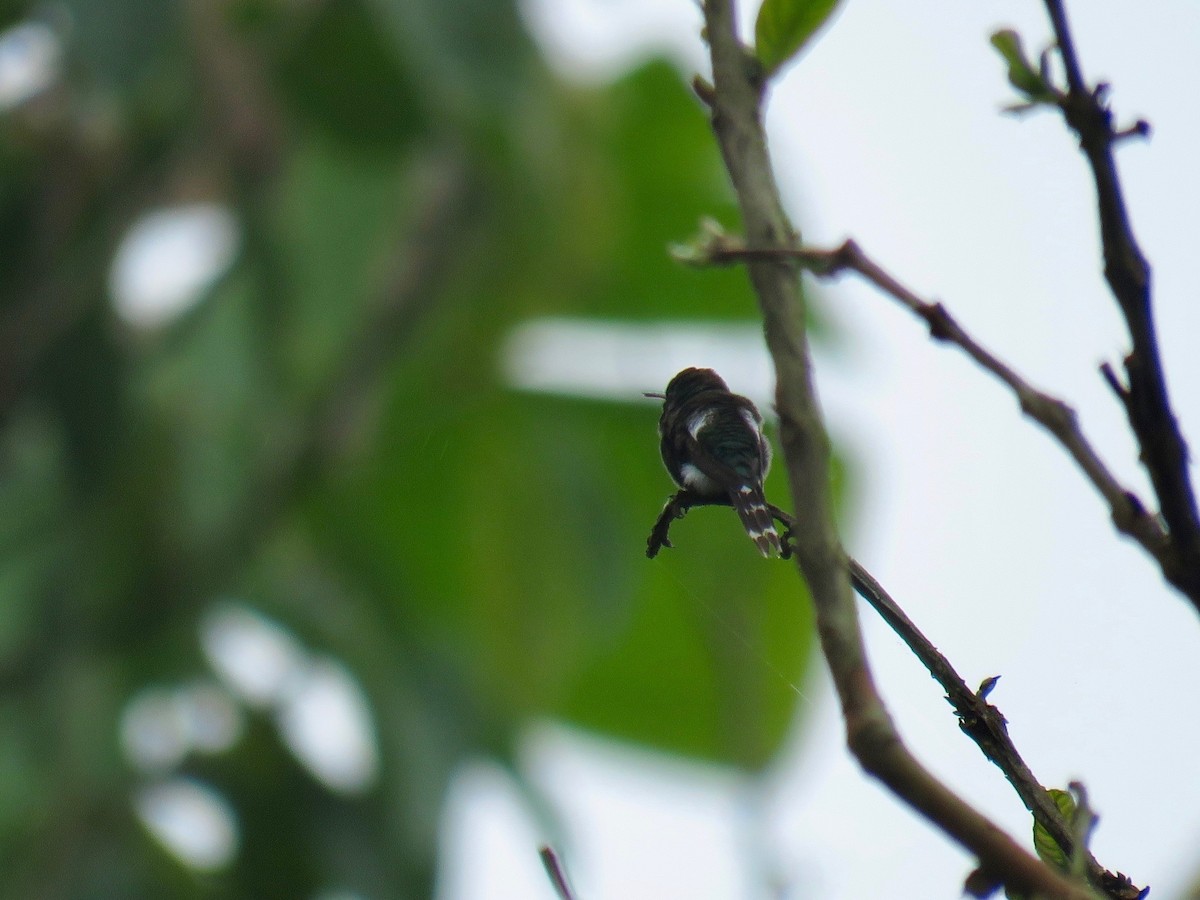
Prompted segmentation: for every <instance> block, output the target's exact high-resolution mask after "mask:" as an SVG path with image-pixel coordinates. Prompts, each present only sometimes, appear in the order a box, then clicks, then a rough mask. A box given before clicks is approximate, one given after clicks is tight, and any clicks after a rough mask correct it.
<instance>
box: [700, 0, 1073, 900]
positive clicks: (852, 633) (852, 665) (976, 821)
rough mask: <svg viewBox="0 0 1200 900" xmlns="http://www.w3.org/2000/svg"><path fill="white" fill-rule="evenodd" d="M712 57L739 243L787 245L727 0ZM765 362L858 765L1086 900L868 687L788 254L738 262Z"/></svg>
mask: <svg viewBox="0 0 1200 900" xmlns="http://www.w3.org/2000/svg"><path fill="white" fill-rule="evenodd" d="M704 20H705V26H706V33H707V38H708V42H709V47H710V50H711V54H712V71H713V94H712V104H711V112H712V125H713V131H714V133H715V134H716V137H717V141H718V144H719V145H720V147H721V152H722V155H723V157H724V159H725V165H726V168H727V169H728V172H729V175H730V178H731V180H732V182H733V186H734V190H735V192H736V193H737V197H738V204H739V206H740V209H741V213H742V220H743V222H744V227H745V230H746V234H747V236H748V239H749V242H750V243H751V244H752V245H753V246H757V247H788V246H792V245H794V244H795V236H794V233H793V230H792V227H791V225H790V223H789V222H788V219H787V217H786V215H785V214H784V212H783V207H782V204H781V202H780V198H779V191H778V188H777V187H776V184H775V179H774V174H773V171H772V168H771V163H770V158H769V155H768V153H767V146H766V137H765V135H764V133H763V128H762V123H761V119H760V103H761V99H762V73H761V67H760V66H759V65H758V63H757V61H755V60H754V59H753V57H752V56H751V55H750V54H749V53H748V51H747V50H746V48H745V47H744V46H743V45H742V43H741V41H740V40H739V39H738V37H737V29H736V25H735V21H736V15H735V11H734V9H733V2H732V0H705V3H704ZM747 268H748V270H749V275H750V280H751V282H752V283H753V285H754V289H755V292H756V294H757V295H758V300H759V305H760V308H761V310H762V314H763V320H764V330H765V334H766V339H767V346H768V349H769V350H770V352H771V357H772V360H773V362H774V365H775V373H776V395H775V405H776V409H777V410H778V412H779V419H780V440H781V443H782V447H783V458H784V461H785V463H786V466H787V470H788V476H789V482H790V485H791V490H792V500H793V503H794V505H795V508H796V509H803V510H804V511H805V515H804V518H803V520H802V521H801V522H799V523H797V527H796V529H795V532H794V541H795V548H796V557H797V560H798V562H799V566H800V569H801V571H802V573H803V575H804V578H805V580H806V581H807V583H808V587H809V591H810V593H811V595H812V598H813V604H814V607H815V609H816V619H817V631H818V633H819V635H820V639H821V648H822V651H823V653H824V656H825V660H826V662H827V663H828V665H829V669H830V673H831V675H832V677H833V682H834V685H835V686H836V689H837V693H838V697H839V699H840V700H841V706H842V715H843V718H844V721H845V726H846V736H847V743H848V745H849V747H850V749H851V751H852V752H853V753H854V755H855V757H856V758H857V759H858V760H859V762H860V763H861V764H862V766H863V767H864V768H865V769H866V771H868V772H869V773H871V774H872V775H874V776H875V777H877V778H879V779H880V781H881V782H883V783H884V784H885V785H886V786H887V787H888V788H889V789H890V790H891V791H892V792H893V793H895V794H896V795H897V796H898V797H899V798H901V799H902V800H903V801H904V802H905V803H907V804H909V805H910V806H911V807H912V808H913V809H915V810H917V811H918V812H920V813H921V814H922V815H924V816H925V817H926V818H928V819H929V820H930V821H931V822H933V823H934V824H935V825H936V826H937V827H939V828H940V829H942V830H943V831H944V832H945V833H946V834H948V835H950V836H951V837H952V838H954V839H955V840H957V841H958V842H959V843H961V844H962V845H963V846H964V847H966V848H968V849H969V850H970V851H971V852H972V853H974V854H976V855H977V856H978V858H979V860H980V862H981V864H982V865H983V867H984V868H985V869H986V870H987V871H988V872H989V873H992V874H993V875H994V876H995V877H997V878H999V879H1001V880H1003V882H1004V883H1005V884H1007V885H1009V886H1011V887H1012V888H1014V889H1015V890H1019V891H1022V892H1025V893H1033V894H1043V895H1045V896H1049V897H1064V898H1081V900H1082V898H1085V897H1089V896H1090V892H1089V891H1088V890H1087V888H1086V887H1084V886H1082V885H1079V884H1077V883H1075V882H1073V881H1071V880H1069V879H1067V878H1066V877H1064V876H1063V875H1062V874H1061V873H1059V872H1057V871H1055V870H1053V869H1052V868H1050V867H1049V866H1047V865H1045V864H1044V863H1042V862H1040V861H1039V860H1038V859H1036V858H1035V857H1033V856H1032V855H1031V854H1030V853H1028V852H1027V851H1025V850H1024V849H1023V848H1021V847H1020V846H1019V845H1018V844H1017V843H1016V842H1015V841H1014V840H1013V839H1012V838H1011V837H1009V836H1008V835H1007V834H1005V833H1004V832H1003V831H1001V830H1000V829H999V828H998V827H997V826H996V825H995V824H993V823H992V822H991V821H989V820H988V819H987V818H986V817H984V816H983V815H982V814H980V813H979V812H978V811H977V810H975V809H974V808H972V807H971V806H970V805H968V804H967V803H966V802H964V801H963V800H962V799H961V798H960V797H958V796H957V795H956V794H955V793H954V792H953V791H951V790H950V789H949V788H948V787H947V786H946V785H944V784H942V782H940V781H939V780H938V779H937V778H936V777H934V775H933V774H932V773H931V772H929V771H928V770H927V769H925V768H924V767H923V766H922V765H921V764H920V763H919V762H917V760H916V759H915V758H914V757H913V756H912V754H911V753H910V752H909V751H908V749H907V748H906V747H905V746H904V744H903V742H902V741H901V740H900V737H899V735H898V734H897V732H896V729H895V726H894V725H893V724H892V721H891V718H890V716H889V715H888V712H887V709H886V708H885V707H884V704H883V701H882V699H881V698H880V696H879V693H878V691H877V690H876V688H875V685H874V683H873V680H872V677H871V671H870V667H869V666H868V663H867V659H866V655H865V652H864V648H863V644H862V634H861V631H860V629H859V625H858V611H857V605H856V603H855V601H854V594H853V592H852V591H851V589H850V580H849V563H848V562H847V559H846V555H845V551H844V550H843V549H842V547H841V542H840V540H839V538H838V534H837V530H836V527H835V525H834V520H833V511H832V506H831V500H830V494H829V440H828V436H827V435H826V433H825V427H824V423H823V421H822V416H821V412H820V409H819V406H818V403H817V399H816V395H815V392H814V389H813V385H812V378H811V371H810V368H811V367H810V360H809V350H808V339H807V333H806V330H805V310H804V301H803V298H802V296H801V294H800V286H799V279H798V278H797V277H796V274H797V272H796V270H797V266H796V263H795V261H793V260H788V259H779V258H775V259H758V260H752V261H750V263H749V265H748V267H747Z"/></svg>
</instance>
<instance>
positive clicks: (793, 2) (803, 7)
mask: <svg viewBox="0 0 1200 900" xmlns="http://www.w3.org/2000/svg"><path fill="white" fill-rule="evenodd" d="M837 5H838V0H763V5H762V6H761V7H760V8H759V10H758V19H757V20H756V21H755V23H754V54H755V56H757V57H758V61H759V62H761V63H762V64H763V68H764V69H765V70H766V72H767V74H768V75H770V74H772V73H774V72H775V71H777V70H778V69H779V68H780V67H781V66H782V65H783V64H784V63H786V62H787V61H788V60H790V59H791V58H792V57H794V56H795V55H796V54H797V53H799V52H800V50H801V49H802V48H803V47H804V45H805V44H807V43H808V42H809V40H810V39H811V38H812V36H813V34H815V33H816V31H817V29H818V28H820V27H821V26H822V25H824V24H825V21H826V20H827V19H828V18H829V17H830V16H831V15H832V14H833V11H834V9H835V8H836V7H837Z"/></svg>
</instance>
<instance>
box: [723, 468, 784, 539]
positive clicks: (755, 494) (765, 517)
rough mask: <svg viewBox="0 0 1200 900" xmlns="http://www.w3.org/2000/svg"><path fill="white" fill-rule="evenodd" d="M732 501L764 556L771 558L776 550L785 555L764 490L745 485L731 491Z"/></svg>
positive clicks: (743, 523) (747, 532)
mask: <svg viewBox="0 0 1200 900" xmlns="http://www.w3.org/2000/svg"><path fill="white" fill-rule="evenodd" d="M730 500H731V501H732V502H733V508H734V509H736V510H737V514H738V518H740V519H741V520H742V525H743V527H745V529H746V534H748V535H750V540H752V541H754V545H755V546H756V547H758V552H759V553H761V554H762V555H763V556H770V555H771V551H772V550H774V551H775V553H776V554H777V555H782V554H783V547H782V545H781V544H780V543H779V532H777V531H776V530H775V522H774V520H773V519H772V518H771V511H770V510H769V509H767V498H766V497H764V496H763V492H762V488H761V487H759V486H756V485H751V484H744V485H742V486H741V487H739V488H735V489H734V490H732V491H730Z"/></svg>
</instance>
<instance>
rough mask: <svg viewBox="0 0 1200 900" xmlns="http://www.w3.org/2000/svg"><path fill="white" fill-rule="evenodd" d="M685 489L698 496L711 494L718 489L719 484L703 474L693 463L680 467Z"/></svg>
mask: <svg viewBox="0 0 1200 900" xmlns="http://www.w3.org/2000/svg"><path fill="white" fill-rule="evenodd" d="M679 474H681V475H682V476H683V484H684V486H685V487H688V488H691V489H692V490H693V491H695V492H696V493H698V494H711V493H713V492H714V491H716V489H717V483H716V482H715V481H713V480H712V479H711V478H709V477H708V476H707V475H705V474H704V473H703V472H701V471H700V470H699V469H698V468H696V466H695V465H693V464H692V463H684V464H683V465H682V466H680V467H679Z"/></svg>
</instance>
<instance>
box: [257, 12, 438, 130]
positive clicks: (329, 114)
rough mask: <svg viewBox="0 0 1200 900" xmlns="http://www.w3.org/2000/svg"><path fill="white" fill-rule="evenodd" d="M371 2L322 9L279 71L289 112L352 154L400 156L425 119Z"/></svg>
mask: <svg viewBox="0 0 1200 900" xmlns="http://www.w3.org/2000/svg"><path fill="white" fill-rule="evenodd" d="M366 4H367V0H341V2H338V3H324V4H321V5H320V6H319V7H318V8H317V11H316V14H315V15H314V16H313V17H312V18H311V20H310V21H308V22H307V23H306V24H305V26H304V29H303V31H302V33H301V34H300V36H299V37H298V38H297V39H295V40H294V43H292V45H291V46H290V47H289V49H288V52H287V54H286V55H285V56H284V58H283V59H282V62H281V66H280V81H281V83H282V85H283V88H284V90H285V91H286V94H287V98H288V102H289V104H290V105H291V107H292V108H293V109H295V110H297V111H298V112H299V113H301V114H302V115H304V116H306V117H307V118H309V119H311V120H312V121H313V122H315V123H316V124H317V125H319V126H320V127H321V128H322V129H323V130H324V131H325V132H326V133H328V134H330V135H331V136H333V137H334V138H336V139H338V140H339V141H342V142H344V143H345V144H346V145H347V146H349V147H361V148H368V149H394V148H397V147H399V146H402V145H403V144H404V143H405V142H406V141H408V140H410V139H412V138H413V137H414V136H415V135H416V134H417V133H418V131H419V129H420V128H421V126H422V124H423V120H424V113H423V111H422V109H421V101H420V98H419V97H418V95H417V91H416V88H415V85H414V84H413V82H412V79H411V77H410V75H409V74H408V72H407V71H406V70H405V68H404V67H403V65H402V64H401V61H400V57H398V56H397V54H396V52H395V47H394V45H392V44H391V43H390V42H388V41H386V40H385V39H384V37H383V35H382V33H381V30H380V27H381V26H380V22H379V21H378V20H377V18H376V17H375V16H374V15H373V14H372V10H371V9H370V8H369V7H368V6H367V5H366Z"/></svg>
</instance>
